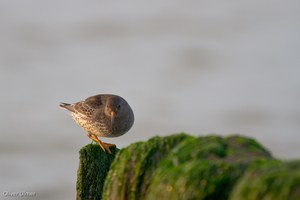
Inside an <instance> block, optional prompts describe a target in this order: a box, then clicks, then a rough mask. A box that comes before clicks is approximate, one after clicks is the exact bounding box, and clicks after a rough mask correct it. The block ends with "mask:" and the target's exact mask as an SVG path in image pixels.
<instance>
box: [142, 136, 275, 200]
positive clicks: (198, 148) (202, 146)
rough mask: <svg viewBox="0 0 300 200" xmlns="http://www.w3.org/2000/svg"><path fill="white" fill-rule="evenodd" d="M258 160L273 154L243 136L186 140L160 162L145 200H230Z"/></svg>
mask: <svg viewBox="0 0 300 200" xmlns="http://www.w3.org/2000/svg"><path fill="white" fill-rule="evenodd" d="M245 147H247V148H250V149H251V151H247V150H245V149H244V148H245ZM247 148H246V149H247ZM258 158H259V159H269V158H270V154H269V153H268V151H267V150H265V149H264V148H263V147H262V146H261V145H259V144H258V143H257V142H255V141H254V140H252V139H248V138H244V137H240V136H230V137H227V138H222V137H219V136H213V135H212V136H207V137H198V138H195V139H190V140H185V141H183V142H182V143H180V144H179V145H177V146H176V147H175V148H174V149H173V150H172V151H171V152H170V154H169V155H168V157H166V158H165V159H164V160H162V161H161V163H160V165H159V166H158V168H157V170H156V172H155V174H154V176H153V179H152V182H151V185H150V187H149V191H148V194H147V196H146V198H145V199H147V200H151V199H195V200H196V199H206V200H208V199H212V200H214V199H227V198H228V196H229V193H230V191H231V189H232V187H233V186H234V184H235V182H236V181H237V180H238V178H239V177H240V176H241V175H242V174H243V172H244V170H245V168H246V166H247V164H248V163H250V162H252V161H253V160H256V159H258Z"/></svg>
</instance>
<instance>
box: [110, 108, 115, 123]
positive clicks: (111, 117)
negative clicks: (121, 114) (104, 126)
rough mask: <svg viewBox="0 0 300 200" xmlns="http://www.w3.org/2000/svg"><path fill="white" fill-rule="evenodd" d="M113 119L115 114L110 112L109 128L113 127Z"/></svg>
mask: <svg viewBox="0 0 300 200" xmlns="http://www.w3.org/2000/svg"><path fill="white" fill-rule="evenodd" d="M115 117H116V113H115V112H114V111H111V112H110V125H111V127H113V125H114V122H115Z"/></svg>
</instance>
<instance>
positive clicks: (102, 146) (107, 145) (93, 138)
mask: <svg viewBox="0 0 300 200" xmlns="http://www.w3.org/2000/svg"><path fill="white" fill-rule="evenodd" d="M87 136H88V137H89V138H90V139H92V140H93V141H95V142H97V143H98V144H99V146H100V147H101V148H102V149H103V151H104V152H108V153H109V154H111V151H110V149H109V147H112V146H113V147H115V146H116V145H115V144H109V143H104V142H102V141H101V140H99V138H98V137H97V136H95V135H93V134H91V133H88V134H87Z"/></svg>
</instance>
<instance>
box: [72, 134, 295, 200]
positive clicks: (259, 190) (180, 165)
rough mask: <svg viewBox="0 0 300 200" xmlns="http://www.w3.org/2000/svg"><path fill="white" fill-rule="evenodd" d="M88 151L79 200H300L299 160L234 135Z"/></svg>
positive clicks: (153, 140) (162, 140)
mask: <svg viewBox="0 0 300 200" xmlns="http://www.w3.org/2000/svg"><path fill="white" fill-rule="evenodd" d="M91 147H93V148H94V149H92V150H89V148H90V147H89V145H88V146H87V147H84V148H83V150H81V152H80V162H84V163H86V164H81V163H80V167H79V170H78V177H79V179H80V181H78V182H77V190H78V191H77V198H78V199H101V192H102V189H103V192H102V199H104V200H115V199H120V200H122V199H129V200H152V199H163V200H169V199H170V200H177V199H178V200H179V199H185V200H189V199H190V200H193V199H197V200H198V199H199V200H201V199H205V200H210V199H214V200H217V199H222V200H223V199H225V200H226V199H230V200H243V199H247V200H252V199H253V200H254V199H282V200H284V199H300V198H299V196H300V161H299V162H298V161H294V162H283V161H279V160H277V159H275V158H273V157H272V155H271V154H270V152H269V151H268V150H266V149H265V148H264V147H263V146H262V145H260V144H259V143H258V142H256V141H255V140H254V139H251V138H247V137H243V136H239V135H232V136H228V137H220V136H215V135H210V136H205V137H194V136H190V135H187V134H185V133H181V134H173V135H171V136H167V137H154V138H151V139H149V140H148V141H146V142H137V143H134V144H131V145H129V146H128V147H126V148H124V149H121V150H120V151H118V153H116V152H117V150H114V151H113V152H114V154H112V155H107V154H105V153H103V151H102V150H101V149H100V148H97V149H98V150H96V149H95V148H96V146H95V145H94V146H91ZM114 155H115V158H114ZM113 159H114V160H113ZM112 160H113V161H112ZM111 162H112V163H111ZM110 164H111V165H110ZM109 166H110V169H109V171H108V173H107V170H108V168H109ZM97 170H98V171H97ZM106 175H107V176H106ZM105 177H106V178H105ZM83 179H87V180H83ZM104 179H105V183H104ZM103 183H104V186H103ZM78 195H81V196H80V198H79V197H78ZM96 195H97V196H96ZM83 197H85V198H83Z"/></svg>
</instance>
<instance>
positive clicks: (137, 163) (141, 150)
mask: <svg viewBox="0 0 300 200" xmlns="http://www.w3.org/2000/svg"><path fill="white" fill-rule="evenodd" d="M187 138H191V136H188V135H186V134H178V135H172V136H168V137H154V138H152V139H150V140H148V141H147V142H138V143H134V144H132V145H130V146H129V147H127V148H125V149H121V150H120V152H119V153H118V154H117V155H116V158H115V160H114V162H113V164H112V165H111V170H110V171H109V173H108V178H107V179H106V182H105V185H104V193H103V199H143V198H144V196H145V195H146V193H147V190H148V187H149V184H150V181H151V180H152V176H153V173H154V172H155V171H156V169H157V166H158V164H159V163H160V160H161V159H163V158H165V157H166V156H167V154H168V153H169V151H170V150H171V149H172V148H174V146H176V145H178V144H179V143H180V142H182V141H183V140H185V139H187Z"/></svg>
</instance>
